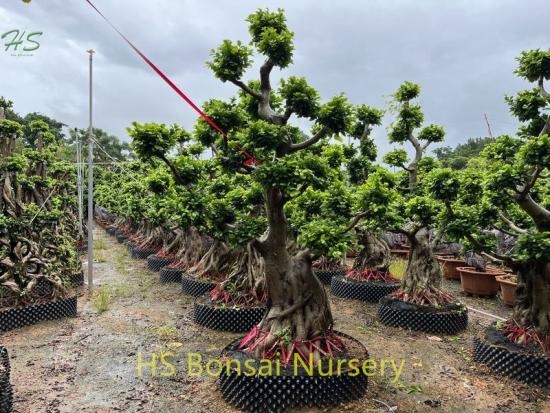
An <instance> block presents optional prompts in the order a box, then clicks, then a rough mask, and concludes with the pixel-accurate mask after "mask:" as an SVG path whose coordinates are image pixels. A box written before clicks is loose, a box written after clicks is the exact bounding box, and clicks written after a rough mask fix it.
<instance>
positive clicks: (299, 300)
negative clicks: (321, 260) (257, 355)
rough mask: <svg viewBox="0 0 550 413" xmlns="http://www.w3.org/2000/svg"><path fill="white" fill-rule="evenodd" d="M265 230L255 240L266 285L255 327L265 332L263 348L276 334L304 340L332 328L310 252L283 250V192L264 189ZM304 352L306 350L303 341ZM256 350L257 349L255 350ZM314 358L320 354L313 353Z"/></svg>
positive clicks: (274, 338)
mask: <svg viewBox="0 0 550 413" xmlns="http://www.w3.org/2000/svg"><path fill="white" fill-rule="evenodd" d="M266 197H267V213H268V222H269V229H268V231H267V235H266V236H265V238H264V239H262V240H261V242H260V243H259V250H260V252H261V254H262V256H263V258H264V260H265V277H266V287H267V293H268V297H269V304H270V308H269V311H268V313H267V314H266V316H265V317H264V319H263V320H262V321H261V322H260V324H259V328H260V329H261V330H263V331H265V332H269V333H270V334H269V335H268V340H267V342H266V347H269V345H270V343H274V342H275V341H276V340H277V339H278V338H279V337H281V336H283V335H284V336H285V337H287V338H289V339H290V340H308V339H311V338H314V337H317V336H324V335H326V334H327V333H329V332H330V331H331V330H332V325H333V319H332V313H331V311H330V305H329V301H328V297H327V294H326V291H325V289H324V288H323V286H322V285H321V283H320V282H319V281H318V280H317V278H316V277H315V276H314V275H313V272H312V269H311V254H310V253H309V251H301V252H299V253H297V254H295V255H294V256H290V255H289V253H288V251H287V236H288V225H287V220H286V217H285V215H284V212H283V206H284V202H283V194H282V193H281V191H280V190H278V189H274V188H269V189H267V191H266ZM300 346H303V348H302V349H301V350H302V351H303V352H304V354H307V353H308V349H307V348H306V346H305V345H304V344H300ZM258 350H259V349H258ZM313 357H314V358H315V359H319V358H320V355H319V353H318V352H317V351H315V352H314V353H313Z"/></svg>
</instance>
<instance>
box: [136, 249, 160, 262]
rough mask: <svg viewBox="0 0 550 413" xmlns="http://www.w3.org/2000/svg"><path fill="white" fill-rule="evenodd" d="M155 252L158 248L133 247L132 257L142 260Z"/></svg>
mask: <svg viewBox="0 0 550 413" xmlns="http://www.w3.org/2000/svg"><path fill="white" fill-rule="evenodd" d="M156 252H158V249H156V248H139V247H134V248H132V257H134V258H139V259H142V260H144V259H146V258H147V257H148V256H149V255H152V254H155V253H156Z"/></svg>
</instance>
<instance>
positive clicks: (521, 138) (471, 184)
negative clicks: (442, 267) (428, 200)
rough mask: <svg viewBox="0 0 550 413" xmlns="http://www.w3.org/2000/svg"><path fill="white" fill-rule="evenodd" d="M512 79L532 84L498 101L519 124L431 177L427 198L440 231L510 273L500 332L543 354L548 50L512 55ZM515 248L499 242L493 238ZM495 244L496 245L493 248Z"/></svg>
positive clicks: (547, 315)
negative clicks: (511, 291)
mask: <svg viewBox="0 0 550 413" xmlns="http://www.w3.org/2000/svg"><path fill="white" fill-rule="evenodd" d="M517 60H518V63H519V64H518V68H517V69H516V74H517V75H518V76H520V77H522V78H524V79H526V80H527V81H529V82H533V83H535V87H534V88H533V89H530V90H523V91H520V92H518V93H517V94H516V96H513V97H512V96H508V97H506V102H507V103H508V105H509V107H510V111H511V112H512V114H514V115H515V116H516V117H517V118H518V120H519V121H520V122H522V125H521V127H520V128H519V130H518V133H517V134H516V135H515V136H513V137H512V136H506V135H505V136H500V137H498V138H496V139H495V140H494V141H492V142H491V143H490V144H488V145H487V146H486V147H485V149H484V150H483V151H482V152H481V155H480V157H478V158H475V159H472V160H470V162H469V164H468V167H467V168H466V169H465V170H463V171H461V172H456V171H453V170H450V169H441V170H436V171H433V172H432V176H431V183H430V185H429V188H430V193H431V194H433V198H434V199H436V200H437V201H438V202H441V203H442V204H443V206H444V209H443V212H442V214H441V217H440V220H441V226H442V229H443V230H444V231H445V232H446V233H448V234H449V235H451V236H453V237H454V238H455V239H457V240H461V241H463V242H465V243H467V244H468V245H469V246H470V247H471V248H473V249H475V250H477V251H478V252H480V253H482V254H484V256H485V257H487V258H489V259H490V260H492V261H494V262H497V263H500V264H504V265H506V266H508V267H510V268H511V269H513V270H514V271H515V272H516V273H517V276H518V277H517V278H518V288H517V292H516V294H517V301H516V305H515V307H514V313H513V316H512V320H511V321H510V322H508V323H507V324H506V326H505V327H504V330H503V331H505V332H506V334H507V335H508V337H509V338H510V339H511V340H512V341H516V342H518V343H523V344H529V343H532V342H535V343H537V342H538V343H539V344H541V346H542V348H543V350H545V351H548V350H549V347H550V173H549V172H550V116H549V115H548V113H547V111H548V109H549V108H550V94H549V93H548V91H547V90H546V89H545V85H544V82H545V80H548V79H550V51H548V50H547V51H542V50H539V49H537V50H529V51H524V52H522V53H521V55H520V56H519V58H518V59H517ZM495 230H498V232H499V233H501V234H506V235H507V236H508V237H511V238H512V239H513V240H515V242H512V243H509V242H508V243H505V244H502V243H499V242H497V241H498V240H497V239H496V238H495V235H494V231H495ZM499 244H500V245H499Z"/></svg>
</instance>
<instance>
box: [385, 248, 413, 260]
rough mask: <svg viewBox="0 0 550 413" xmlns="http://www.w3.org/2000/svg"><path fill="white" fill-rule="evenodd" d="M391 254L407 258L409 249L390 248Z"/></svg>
mask: <svg viewBox="0 0 550 413" xmlns="http://www.w3.org/2000/svg"><path fill="white" fill-rule="evenodd" d="M390 252H391V255H393V256H394V257H397V258H402V259H404V260H406V259H408V258H409V252H410V250H409V249H392V250H390Z"/></svg>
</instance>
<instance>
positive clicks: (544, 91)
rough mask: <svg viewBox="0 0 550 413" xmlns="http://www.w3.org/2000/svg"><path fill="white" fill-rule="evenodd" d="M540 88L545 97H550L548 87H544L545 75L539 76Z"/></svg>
mask: <svg viewBox="0 0 550 413" xmlns="http://www.w3.org/2000/svg"><path fill="white" fill-rule="evenodd" d="M539 90H540V94H541V95H542V96H544V97H545V98H550V93H548V92H547V91H546V89H544V77H542V76H541V77H539Z"/></svg>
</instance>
